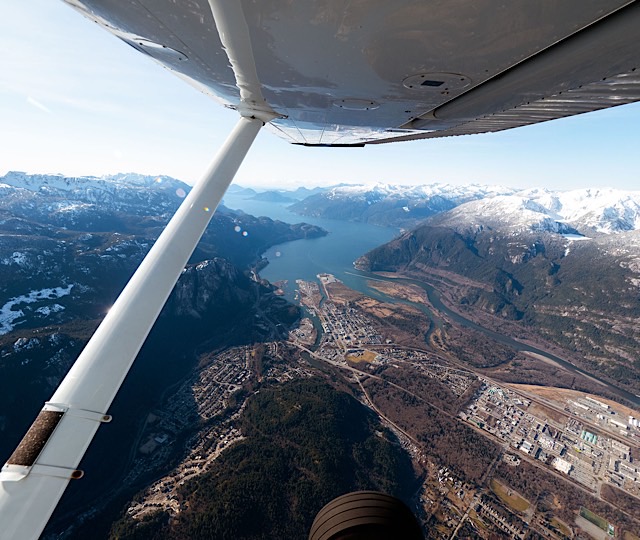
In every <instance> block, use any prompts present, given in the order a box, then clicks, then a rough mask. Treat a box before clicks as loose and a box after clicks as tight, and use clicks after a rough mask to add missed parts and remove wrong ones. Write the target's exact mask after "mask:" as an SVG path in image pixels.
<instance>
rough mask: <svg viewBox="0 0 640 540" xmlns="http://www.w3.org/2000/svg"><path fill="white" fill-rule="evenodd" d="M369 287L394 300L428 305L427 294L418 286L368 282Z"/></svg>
mask: <svg viewBox="0 0 640 540" xmlns="http://www.w3.org/2000/svg"><path fill="white" fill-rule="evenodd" d="M367 285H369V287H371V288H372V289H375V290H376V291H380V292H382V293H384V294H388V295H389V296H393V297H394V298H402V299H403V300H409V301H410V302H415V303H417V304H428V303H429V300H428V298H427V294H426V293H425V292H424V290H422V289H421V288H420V287H418V286H417V285H406V284H401V283H391V282H389V281H375V280H368V281H367Z"/></svg>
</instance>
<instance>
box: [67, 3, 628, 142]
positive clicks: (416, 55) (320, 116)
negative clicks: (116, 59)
mask: <svg viewBox="0 0 640 540" xmlns="http://www.w3.org/2000/svg"><path fill="white" fill-rule="evenodd" d="M66 1H67V2H68V3H69V4H71V5H72V6H73V7H75V8H76V9H78V10H79V11H81V12H82V13H83V14H84V15H86V16H87V17H89V18H90V19H92V20H94V21H95V22H96V23H97V24H99V25H100V26H102V27H104V28H105V29H106V30H108V31H109V32H111V33H112V34H114V35H116V36H117V37H118V38H120V39H122V40H123V41H125V42H126V43H128V44H129V45H131V46H132V47H134V48H136V49H137V50H139V51H141V52H143V53H145V54H147V55H149V56H151V57H152V58H154V59H155V60H156V61H158V62H160V63H161V64H162V65H163V66H165V67H166V68H167V69H170V70H171V71H173V72H175V73H176V74H177V75H178V76H180V77H182V78H183V79H185V80H187V81H188V82H189V83H190V84H192V85H193V86H195V87H196V88H198V89H199V90H200V91H202V92H204V93H206V94H208V95H211V96H212V97H214V98H216V99H218V100H219V101H221V102H222V103H223V104H224V105H226V106H227V107H230V108H238V107H239V106H240V104H241V101H240V98H241V96H240V92H239V89H238V86H237V84H236V79H235V78H234V71H233V66H232V65H230V62H229V59H228V58H227V54H226V51H225V47H224V46H223V44H222V42H221V39H220V37H219V34H218V32H217V29H216V26H215V23H214V18H213V16H212V13H211V9H210V6H209V3H208V2H207V0H188V1H184V2H175V1H172V0H66ZM236 4H237V5H240V6H241V11H242V13H243V15H244V19H245V20H246V28H247V31H248V36H249V39H250V43H251V48H252V52H253V55H254V57H255V76H256V78H257V81H258V82H259V84H260V86H261V89H262V93H263V96H264V99H265V100H266V103H267V104H268V105H269V106H270V107H271V108H272V109H273V110H274V111H275V112H277V113H278V114H279V118H277V119H275V120H273V121H272V122H271V123H270V124H269V128H270V129H271V130H272V131H274V132H275V133H277V134H278V135H280V136H282V137H284V138H285V139H287V140H289V141H290V142H292V143H297V144H304V145H322V146H343V145H346V146H349V145H356V146H361V145H363V144H371V143H377V144H379V143H386V142H390V141H402V140H413V139H422V138H433V137H443V136H450V135H463V134H473V133H485V132H493V131H501V130H504V129H509V128H514V127H519V126H525V125H530V124H534V123H537V122H544V121H547V120H552V119H555V118H562V117H565V116H571V115H574V114H580V113H584V112H589V111H594V110H598V109H603V108H607V107H612V106H615V105H620V104H625V103H631V102H634V101H637V100H638V99H640V74H639V72H638V71H637V70H636V68H637V67H640V47H638V46H637V43H639V42H640V5H639V4H638V2H637V1H629V0H607V1H604V0H563V1H562V2H558V1H557V0H540V1H536V2H531V1H530V0H512V1H510V2H502V1H496V0H473V1H471V0H446V1H445V0H430V1H426V0H396V1H394V2H388V1H385V0H323V1H319V2H291V1H290V0H268V1H255V0H241V1H239V2H237V3H236Z"/></svg>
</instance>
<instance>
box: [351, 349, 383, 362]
mask: <svg viewBox="0 0 640 540" xmlns="http://www.w3.org/2000/svg"><path fill="white" fill-rule="evenodd" d="M376 356H378V353H376V352H375V351H363V352H362V353H360V354H357V355H356V354H348V355H346V357H345V359H346V360H347V361H348V362H353V363H355V364H359V363H361V362H364V363H367V364H370V363H371V362H373V361H374V360H375V359H376Z"/></svg>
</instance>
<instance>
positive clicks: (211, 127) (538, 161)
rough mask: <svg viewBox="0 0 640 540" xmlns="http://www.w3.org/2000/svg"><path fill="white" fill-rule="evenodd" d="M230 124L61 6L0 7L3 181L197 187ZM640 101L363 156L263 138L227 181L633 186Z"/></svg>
mask: <svg viewBox="0 0 640 540" xmlns="http://www.w3.org/2000/svg"><path fill="white" fill-rule="evenodd" d="M236 121H237V113H235V112H233V111H229V110H226V109H224V108H223V107H221V106H220V105H219V104H218V103H217V102H215V101H214V100H212V99H211V98H209V97H206V96H204V95H203V94H201V93H199V92H198V91H197V90H195V89H193V88H191V87H190V86H189V85H187V84H186V83H184V82H183V81H181V80H180V79H178V78H177V77H176V76H174V75H173V74H171V73H170V72H169V71H168V70H165V69H163V68H162V67H161V66H159V65H158V64H156V63H154V62H153V61H152V60H150V59H149V58H147V57H146V56H144V55H142V54H140V53H139V52H137V51H135V50H134V49H132V48H130V47H128V46H127V45H125V44H124V43H122V42H120V40H118V39H117V38H115V37H113V36H112V35H110V34H109V33H107V32H105V31H103V30H102V29H101V28H99V27H98V26H97V25H96V24H94V23H93V22H91V21H88V20H86V19H85V18H84V17H82V16H81V15H79V14H78V13H76V12H75V11H74V10H72V9H71V8H69V7H68V6H67V5H65V4H64V3H63V2H61V1H57V0H1V1H0V175H3V174H5V173H6V172H7V171H10V170H21V171H26V172H31V173H62V174H65V175H73V176H81V175H96V176H100V175H104V174H110V173H116V172H138V173H143V174H151V175H157V174H166V175H169V176H173V177H175V178H178V179H180V180H183V181H185V182H187V183H189V184H193V183H194V182H195V181H196V180H197V179H198V178H199V177H200V175H201V174H203V173H204V171H205V170H206V168H207V166H208V164H209V162H210V161H211V159H212V158H213V156H214V155H215V152H216V149H217V148H218V147H219V146H220V145H221V144H222V143H223V141H224V140H225V138H226V137H227V135H228V134H229V132H230V131H231V130H232V128H233V126H234V125H235V123H236ZM639 126H640V104H633V105H625V106H622V107H616V108H613V109H610V110H608V111H601V112H596V113H589V114H587V115H580V116H577V117H573V118H568V119H563V120H556V121H553V122H547V123H544V124H539V125H536V126H529V127H525V128H519V129H517V130H510V131H507V132H502V133H496V134H485V135H474V136H467V137H455V138H447V139H440V140H438V139H436V140H429V141H415V142H408V143H395V144H388V145H377V146H371V147H365V148H337V149H331V148H305V147H299V146H293V145H290V144H288V143H287V142H285V141H283V140H281V139H279V138H278V137H277V136H275V135H273V134H272V133H270V132H267V131H266V130H262V132H261V133H260V134H259V135H258V139H257V141H256V143H255V144H254V146H253V148H252V149H251V150H250V152H249V154H248V156H247V158H246V160H245V162H244V164H243V165H242V167H241V168H240V170H239V172H238V174H237V176H236V180H235V183H237V184H240V185H244V186H254V187H264V188H266V187H286V188H294V187H297V186H300V185H304V186H307V187H313V186H318V185H333V184H337V183H342V182H345V183H379V182H381V183H392V184H404V185H411V184H430V183H435V182H439V183H450V184H468V183H480V184H501V185H506V186H512V187H522V188H529V187H547V188H551V189H562V190H565V189H576V188H583V187H614V188H619V189H629V190H637V189H640V173H639V172H638V171H639V170H640V168H638V167H637V162H636V158H635V155H636V152H637V148H638V147H639V146H640V144H639V143H640V132H639Z"/></svg>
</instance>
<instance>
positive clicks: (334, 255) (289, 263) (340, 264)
mask: <svg viewBox="0 0 640 540" xmlns="http://www.w3.org/2000/svg"><path fill="white" fill-rule="evenodd" d="M225 204H226V205H227V206H228V207H230V208H234V209H236V208H237V209H241V210H243V211H244V212H247V213H249V214H253V215H256V216H267V217H270V218H272V219H280V220H282V221H286V222H288V223H297V222H301V221H305V222H307V223H311V224H313V225H318V226H320V227H322V228H324V229H326V230H327V231H328V232H329V234H328V235H327V236H325V237H322V238H314V239H309V240H295V241H293V242H287V243H285V244H279V245H277V246H274V247H272V248H270V249H269V250H268V251H267V252H266V253H265V257H266V258H267V259H268V260H269V265H268V266H267V267H265V268H264V269H263V270H261V271H260V275H261V277H263V278H265V279H268V280H269V281H271V282H276V281H287V284H286V285H285V286H284V291H285V296H286V297H287V298H288V299H289V300H292V301H295V288H296V285H295V280H296V279H303V280H305V281H315V280H316V276H317V275H318V274H320V273H330V274H333V275H334V276H336V277H337V278H338V279H340V280H341V281H342V282H343V283H344V284H345V285H346V286H347V287H350V288H351V289H354V290H356V291H359V292H361V293H364V294H367V295H368V296H371V297H373V298H376V299H378V300H382V301H385V302H392V303H396V302H402V303H405V304H409V305H412V306H414V307H416V308H418V309H419V310H421V311H422V312H424V313H426V314H427V315H429V316H430V317H431V318H432V319H437V318H436V317H434V314H433V313H432V312H431V310H430V309H429V307H428V306H426V305H424V304H418V303H414V302H410V301H408V300H398V299H397V298H393V297H391V296H388V295H386V294H384V293H381V292H380V291H377V290H375V289H372V288H371V287H369V286H368V284H367V281H368V280H369V279H379V280H383V281H400V282H403V283H409V284H413V285H417V286H419V287H421V288H422V289H423V290H424V291H425V292H426V293H427V295H428V297H429V301H430V302H431V304H432V305H433V307H434V308H435V309H436V310H438V311H439V312H441V313H443V314H445V315H446V316H447V317H448V318H450V319H451V320H453V321H455V322H456V323H457V324H459V325H460V326H463V327H465V328H470V329H473V330H476V331H479V332H482V333H483V334H485V335H486V336H488V337H489V338H491V339H493V340H495V341H498V342H499V343H502V344H504V345H507V346H509V347H512V348H513V349H515V350H517V351H521V352H528V353H533V354H537V355H541V356H543V357H545V358H546V359H548V360H550V361H551V362H553V363H555V364H557V365H558V366H560V367H562V368H564V369H566V370H567V371H570V372H572V373H575V374H579V375H582V376H585V377H588V378H590V379H592V380H594V381H596V382H597V383H599V384H601V385H603V386H604V387H606V388H607V389H608V390H610V391H611V392H613V393H615V394H617V395H619V396H621V397H623V398H624V399H626V400H627V401H630V402H631V403H633V404H634V405H635V406H636V407H640V397H639V396H636V395H635V394H632V393H630V392H627V391H626V390H623V389H622V388H619V387H617V386H615V385H613V384H610V383H608V382H606V381H603V380H601V379H599V378H598V377H595V376H593V375H591V374H589V373H587V372H585V371H583V370H581V369H580V368H578V367H576V366H575V365H573V364H571V363H570V362H567V361H566V360H563V359H562V358H560V357H558V356H555V355H553V354H551V353H548V352H546V351H543V350H542V349H538V348H536V347H533V346H531V345H528V344H525V343H522V342H520V341H517V340H515V339H513V338H510V337H508V336H505V335H503V334H499V333H497V332H494V331H492V330H489V329H487V328H484V327H482V326H480V325H478V324H477V323H475V322H473V321H471V320H469V319H467V318H465V317H463V316H462V315H460V314H459V313H456V312H455V311H452V310H451V309H449V308H448V307H447V306H446V305H445V304H444V303H443V302H442V300H441V299H440V295H439V294H438V291H436V290H435V289H434V288H433V287H432V286H430V285H429V284H427V283H425V282H422V281H419V280H415V279H409V278H385V277H382V276H379V275H377V274H371V273H369V272H363V271H360V270H356V269H354V267H353V261H355V260H356V259H357V258H358V257H360V256H361V255H364V254H365V253H366V252H368V251H370V250H371V249H373V248H375V247H377V246H379V245H381V244H384V243H386V242H388V241H389V240H392V239H393V238H394V237H395V236H397V235H398V234H399V230H398V229H394V228H390V227H379V226H376V225H369V224H366V223H350V222H345V221H337V220H328V219H318V218H311V217H306V216H300V215H298V214H294V213H293V212H290V211H289V210H287V208H286V207H287V205H286V204H281V203H268V202H263V201H251V200H246V199H241V198H238V197H233V196H225Z"/></svg>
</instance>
